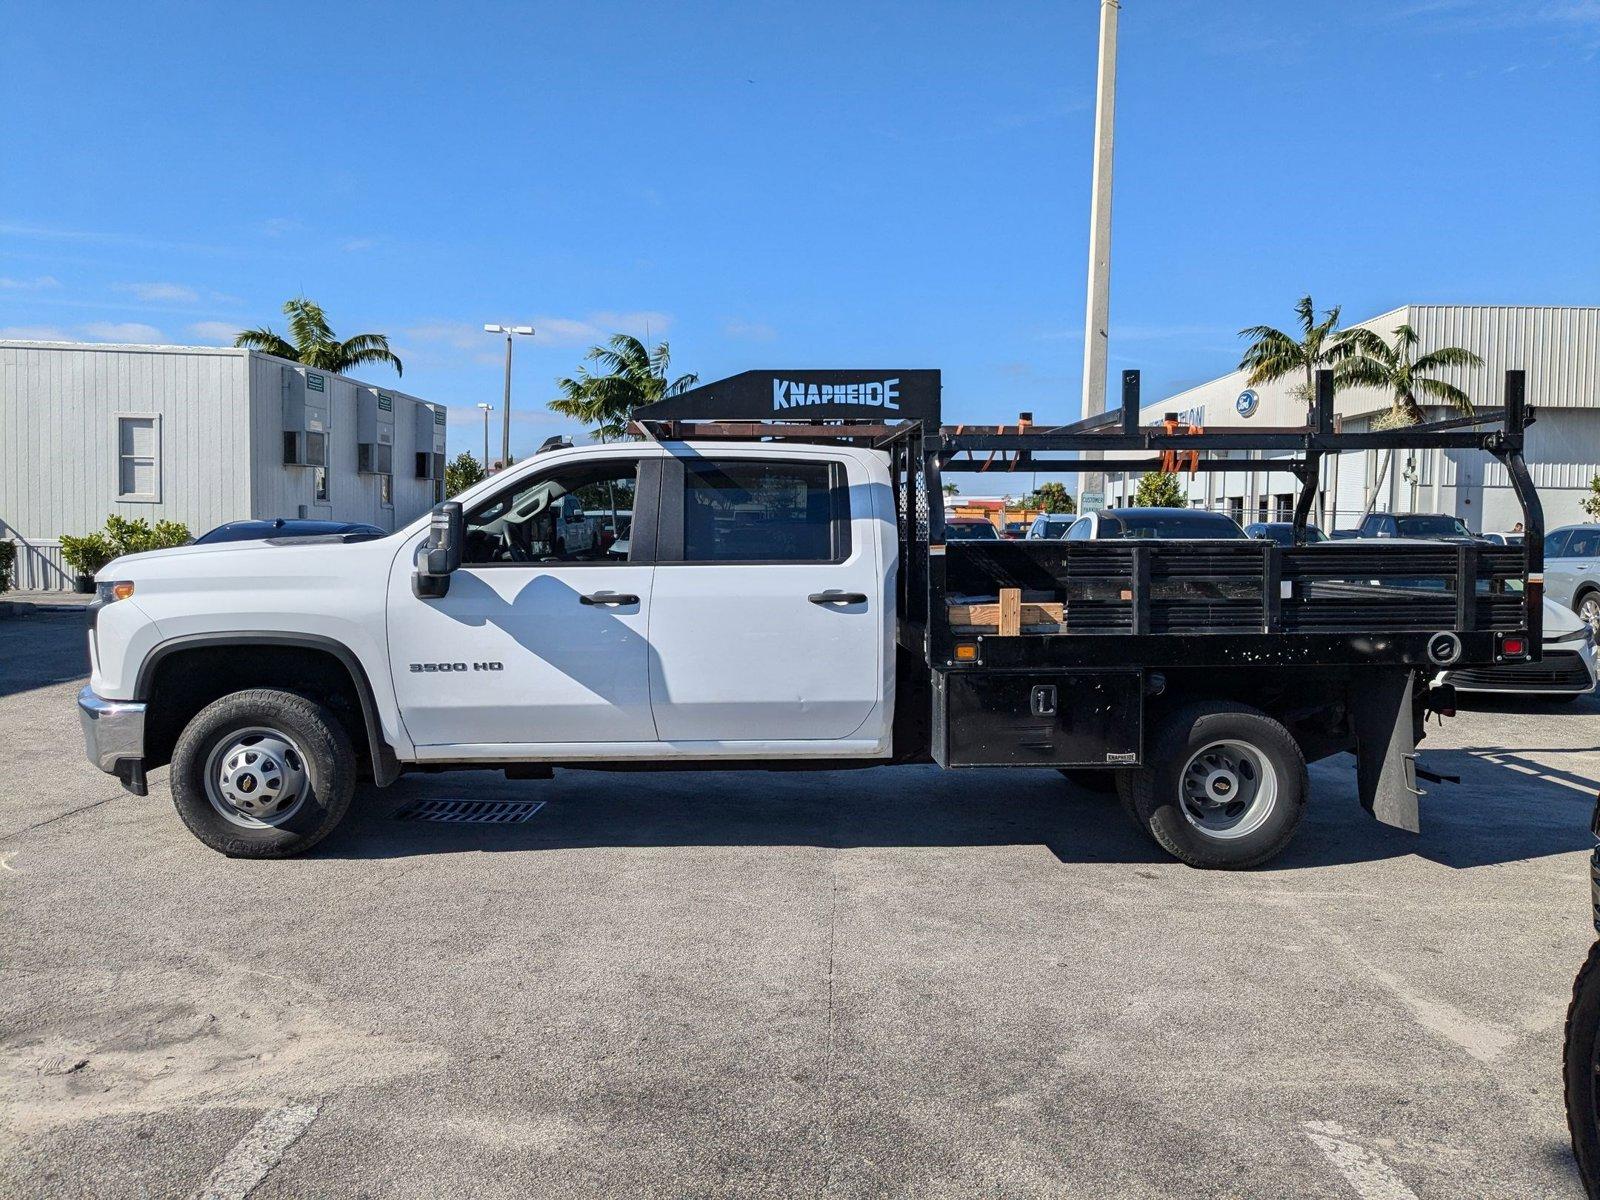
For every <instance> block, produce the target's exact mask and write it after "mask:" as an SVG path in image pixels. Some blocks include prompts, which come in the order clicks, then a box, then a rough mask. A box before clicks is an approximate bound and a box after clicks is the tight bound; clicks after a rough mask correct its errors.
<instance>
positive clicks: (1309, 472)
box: [1293, 371, 1333, 546]
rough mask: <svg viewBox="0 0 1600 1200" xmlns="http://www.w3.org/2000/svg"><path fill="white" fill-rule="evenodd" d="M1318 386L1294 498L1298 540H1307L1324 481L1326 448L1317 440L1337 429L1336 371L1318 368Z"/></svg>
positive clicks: (1298, 541)
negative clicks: (1334, 373) (1335, 414)
mask: <svg viewBox="0 0 1600 1200" xmlns="http://www.w3.org/2000/svg"><path fill="white" fill-rule="evenodd" d="M1316 378H1317V390H1316V395H1315V397H1314V398H1313V401H1312V405H1311V413H1310V418H1311V434H1310V436H1309V437H1307V438H1306V460H1305V465H1304V466H1303V467H1302V468H1301V469H1300V471H1299V472H1298V474H1299V476H1300V495H1299V497H1298V498H1297V499H1296V500H1295V502H1294V528H1293V534H1294V544H1295V545H1296V546H1304V545H1305V544H1306V521H1307V520H1309V519H1310V517H1311V506H1312V505H1313V504H1315V503H1316V502H1317V484H1319V483H1320V482H1322V451H1321V450H1318V449H1316V448H1315V447H1316V445H1317V440H1318V439H1319V438H1323V437H1326V436H1327V435H1328V434H1330V433H1332V432H1333V372H1332V371H1318V372H1317V377H1316Z"/></svg>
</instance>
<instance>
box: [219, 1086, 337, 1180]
mask: <svg viewBox="0 0 1600 1200" xmlns="http://www.w3.org/2000/svg"><path fill="white" fill-rule="evenodd" d="M321 1109H322V1101H320V1100H316V1101H312V1102H311V1103H309V1104H289V1105H286V1106H284V1107H283V1108H275V1109H273V1110H272V1111H271V1112H269V1113H268V1114H267V1115H266V1116H264V1117H262V1118H261V1119H260V1120H259V1121H257V1122H256V1123H255V1124H254V1125H252V1126H251V1127H250V1131H249V1132H248V1133H246V1134H245V1135H244V1136H243V1137H242V1138H240V1139H239V1140H238V1141H237V1142H235V1143H234V1144H233V1149H232V1150H229V1151H228V1153H227V1154H226V1155H225V1156H224V1157H223V1159H222V1161H221V1162H219V1163H218V1164H217V1167H216V1170H214V1171H212V1172H211V1175H210V1177H209V1178H207V1180H206V1181H205V1183H204V1185H202V1186H201V1188H200V1190H199V1191H198V1192H196V1193H195V1200H244V1198H245V1197H246V1196H248V1195H249V1194H250V1193H251V1192H253V1191H255V1190H256V1188H257V1187H258V1186H259V1185H260V1183H261V1181H262V1180H263V1179H265V1178H266V1177H267V1172H269V1171H271V1170H272V1168H273V1167H275V1166H277V1165H278V1160H279V1159H281V1158H282V1157H283V1155H284V1152H285V1151H287V1150H288V1149H289V1147H290V1146H292V1145H294V1144H295V1141H296V1140H297V1139H298V1138H299V1137H300V1135H301V1134H303V1133H304V1132H305V1131H306V1130H307V1129H309V1128H311V1122H313V1121H315V1120H316V1119H317V1113H318V1112H319V1111H321Z"/></svg>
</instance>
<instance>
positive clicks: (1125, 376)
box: [1122, 371, 1139, 436]
mask: <svg viewBox="0 0 1600 1200" xmlns="http://www.w3.org/2000/svg"><path fill="white" fill-rule="evenodd" d="M1122 432H1123V433H1126V434H1129V435H1130V436H1131V435H1132V434H1135V433H1138V432H1139V372H1137V371H1124V372H1123V373H1122Z"/></svg>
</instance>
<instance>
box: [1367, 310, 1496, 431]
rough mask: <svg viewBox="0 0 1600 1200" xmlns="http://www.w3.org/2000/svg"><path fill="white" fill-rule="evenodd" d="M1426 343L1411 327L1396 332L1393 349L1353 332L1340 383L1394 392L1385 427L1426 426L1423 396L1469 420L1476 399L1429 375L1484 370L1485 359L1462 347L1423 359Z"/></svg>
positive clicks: (1447, 348) (1371, 335) (1373, 336)
mask: <svg viewBox="0 0 1600 1200" xmlns="http://www.w3.org/2000/svg"><path fill="white" fill-rule="evenodd" d="M1420 342H1421V339H1420V338H1418V337H1417V331H1416V330H1415V329H1413V328H1411V326H1410V325H1401V326H1399V327H1398V328H1396V329H1395V331H1394V345H1392V346H1391V345H1389V343H1388V342H1386V341H1384V340H1383V339H1382V338H1381V337H1379V336H1378V335H1377V334H1375V333H1373V332H1372V330H1370V329H1351V330H1347V331H1346V332H1345V334H1344V337H1343V342H1342V345H1343V348H1344V355H1343V361H1342V362H1340V364H1339V366H1338V367H1337V368H1336V378H1337V379H1338V381H1339V383H1340V384H1341V385H1342V386H1345V387H1374V388H1386V389H1388V391H1389V393H1390V395H1391V397H1392V401H1391V407H1390V410H1389V412H1388V414H1387V416H1386V417H1385V418H1382V422H1383V425H1382V427H1386V428H1395V427H1397V426H1403V425H1420V424H1421V423H1422V405H1421V403H1420V402H1419V401H1418V399H1417V397H1418V395H1419V394H1420V395H1422V396H1425V397H1427V398H1428V399H1430V400H1434V401H1437V402H1439V403H1442V404H1448V405H1450V407H1452V408H1454V409H1456V410H1457V411H1459V412H1460V413H1461V414H1462V415H1463V416H1471V415H1472V399H1471V398H1470V397H1469V396H1468V395H1467V394H1466V392H1464V391H1462V390H1461V389H1460V388H1458V387H1456V385H1455V384H1453V383H1446V382H1445V381H1444V380H1442V379H1431V378H1429V377H1428V373H1429V372H1431V371H1438V370H1440V369H1441V368H1444V367H1481V366H1483V359H1481V358H1479V357H1478V356H1477V355H1476V354H1474V353H1473V352H1472V351H1471V350H1466V349H1463V348H1462V347H1460V346H1445V347H1442V348H1441V349H1438V350H1433V351H1430V352H1429V353H1427V354H1424V355H1421V356H1420V357H1418V355H1417V346H1418V345H1419V344H1420Z"/></svg>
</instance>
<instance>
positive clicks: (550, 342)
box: [404, 310, 672, 350]
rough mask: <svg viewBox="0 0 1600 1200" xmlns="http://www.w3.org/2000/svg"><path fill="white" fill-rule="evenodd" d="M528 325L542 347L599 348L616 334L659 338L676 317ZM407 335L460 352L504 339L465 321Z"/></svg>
mask: <svg viewBox="0 0 1600 1200" xmlns="http://www.w3.org/2000/svg"><path fill="white" fill-rule="evenodd" d="M528 323H529V324H530V325H532V326H533V327H534V329H535V330H536V332H535V333H534V336H533V341H534V342H535V343H537V344H539V345H541V346H597V345H600V344H602V343H604V342H605V341H607V340H608V339H609V338H610V337H611V335H612V334H614V333H631V334H633V335H634V336H635V337H639V338H646V337H648V338H651V339H655V338H659V337H661V336H662V335H663V334H665V333H666V331H667V329H668V328H669V327H670V326H671V325H672V317H671V316H670V315H669V314H667V313H663V312H655V311H653V310H641V311H639V312H592V313H588V314H586V315H584V316H582V317H558V316H538V317H534V318H533V319H532V320H531V321H529V322H528ZM404 332H405V336H406V337H408V338H410V339H411V340H412V341H416V342H431V343H434V344H444V345H448V346H451V347H453V348H455V349H457V350H477V349H480V348H482V347H483V346H485V345H492V341H491V339H494V338H497V337H499V336H500V335H499V334H491V333H485V332H484V330H483V326H482V325H481V324H479V325H469V324H467V323H466V322H464V321H430V322H426V323H424V324H422V325H413V326H411V327H410V328H408V329H406V330H405V331H404ZM517 340H518V341H523V340H524V339H522V338H518V339H517Z"/></svg>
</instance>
